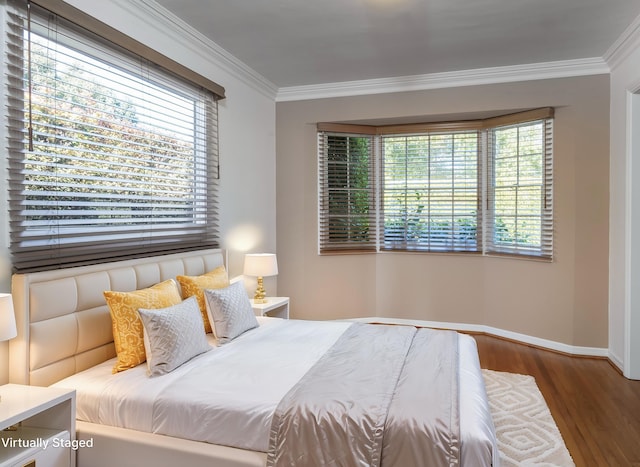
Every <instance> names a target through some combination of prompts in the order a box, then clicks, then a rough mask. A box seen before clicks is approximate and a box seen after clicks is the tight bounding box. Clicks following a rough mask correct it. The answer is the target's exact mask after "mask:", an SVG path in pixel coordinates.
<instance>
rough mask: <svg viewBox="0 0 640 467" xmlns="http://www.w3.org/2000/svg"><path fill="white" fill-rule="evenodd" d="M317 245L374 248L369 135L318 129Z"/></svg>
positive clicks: (325, 248)
mask: <svg viewBox="0 0 640 467" xmlns="http://www.w3.org/2000/svg"><path fill="white" fill-rule="evenodd" d="M318 151H319V154H320V157H319V167H318V170H319V192H320V193H319V198H320V202H319V232H320V233H319V237H320V238H319V248H320V252H328V251H340V250H351V251H353V250H361V251H372V250H373V251H375V248H376V236H375V232H376V219H375V191H374V187H375V183H374V181H373V179H374V174H375V168H374V161H375V158H374V153H373V137H372V136H371V135H362V134H337V133H331V132H327V131H321V132H319V133H318Z"/></svg>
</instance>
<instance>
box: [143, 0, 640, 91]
mask: <svg viewBox="0 0 640 467" xmlns="http://www.w3.org/2000/svg"><path fill="white" fill-rule="evenodd" d="M156 3H157V4H159V5H161V6H162V7H164V8H166V9H167V10H169V11H170V12H171V13H173V14H174V15H175V16H177V17H178V18H180V19H181V20H183V21H184V22H186V23H187V24H189V25H190V26H191V27H193V28H194V29H196V30H197V31H199V32H200V33H201V34H203V35H205V36H207V37H208V38H210V39H211V40H212V41H213V42H215V43H216V44H217V45H219V46H220V47H222V48H223V49H225V50H226V51H227V52H229V53H231V54H232V55H233V56H235V57H236V58H238V59H239V60H241V61H242V62H244V63H245V64H246V65H248V66H249V67H251V68H252V69H253V70H255V71H256V72H258V73H259V74H261V75H262V76H263V77H265V78H266V79H267V80H269V81H271V82H272V83H273V84H275V86H276V87H278V88H283V87H291V86H305V85H316V84H323V83H336V82H344V81H356V80H368V79H379V78H392V77H401V76H413V75H427V74H432V73H442V72H452V71H459V70H472V69H479V68H490V67H498V66H513V65H523V64H532V63H543V62H554V61H564V60H575V59H587V58H594V57H603V56H604V55H605V53H606V52H607V50H608V49H609V48H610V47H611V46H612V45H613V44H614V42H615V41H616V40H617V39H618V38H619V37H620V36H621V35H622V33H623V32H624V31H625V29H626V28H627V27H629V26H630V25H631V24H632V23H634V20H636V18H637V17H638V16H639V15H640V0H321V1H312V0H270V1H266V0H156Z"/></svg>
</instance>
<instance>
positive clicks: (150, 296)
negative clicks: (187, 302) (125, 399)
mask: <svg viewBox="0 0 640 467" xmlns="http://www.w3.org/2000/svg"><path fill="white" fill-rule="evenodd" d="M104 298H105V299H106V301H107V305H109V311H110V312H111V323H112V325H113V342H114V344H115V347H116V354H117V356H118V360H117V361H116V364H115V366H114V367H113V372H114V373H117V372H119V371H124V370H128V369H129V368H133V367H134V366H137V365H139V364H141V363H143V362H144V361H145V360H146V357H145V352H144V331H143V327H142V321H141V320H140V315H139V314H138V309H139V308H166V307H168V306H171V305H177V304H178V303H181V302H182V297H180V291H179V290H178V285H177V284H176V282H175V281H174V280H173V279H169V280H167V281H164V282H160V283H159V284H156V285H154V286H152V287H149V288H147V289H140V290H134V291H133V292H115V291H112V290H109V291H106V292H104Z"/></svg>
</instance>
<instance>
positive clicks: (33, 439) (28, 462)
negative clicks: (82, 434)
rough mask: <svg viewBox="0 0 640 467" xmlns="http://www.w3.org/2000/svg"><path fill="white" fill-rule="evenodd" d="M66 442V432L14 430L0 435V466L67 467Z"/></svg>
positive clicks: (68, 449)
mask: <svg viewBox="0 0 640 467" xmlns="http://www.w3.org/2000/svg"><path fill="white" fill-rule="evenodd" d="M70 440H71V438H70V436H69V432H68V431H66V430H63V431H59V430H52V429H48V428H34V427H18V429H17V430H16V431H3V432H0V467H25V466H26V467H31V466H33V467H68V466H69V465H71V455H72V450H71V447H70ZM74 454H75V453H74Z"/></svg>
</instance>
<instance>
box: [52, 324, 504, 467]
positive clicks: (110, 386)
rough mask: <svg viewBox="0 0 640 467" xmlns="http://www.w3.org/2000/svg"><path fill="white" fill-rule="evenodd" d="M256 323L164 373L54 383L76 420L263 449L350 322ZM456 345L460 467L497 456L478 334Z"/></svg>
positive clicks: (96, 371) (87, 374)
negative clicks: (274, 423) (293, 395)
mask: <svg viewBox="0 0 640 467" xmlns="http://www.w3.org/2000/svg"><path fill="white" fill-rule="evenodd" d="M259 321H260V327H259V328H256V329H254V330H251V331H249V332H247V333H245V334H243V335H241V336H240V337H238V338H237V339H235V340H233V341H232V342H230V343H228V344H226V345H224V346H221V347H214V348H213V349H212V350H211V351H209V352H206V353H204V354H202V355H199V356H198V357H196V358H194V359H193V360H191V361H189V362H187V363H186V364H184V365H183V366H181V367H179V368H178V369H176V370H174V371H173V372H171V373H169V374H167V375H163V376H160V377H154V378H150V377H148V376H147V374H146V366H145V365H144V364H143V365H140V366H138V367H136V368H133V369H130V370H127V371H124V372H121V373H117V374H112V373H111V369H112V368H113V363H114V361H113V360H109V361H107V362H104V363H102V364H100V365H97V366H95V367H93V368H90V369H88V370H85V371H83V372H81V373H78V374H76V375H73V376H71V377H69V378H66V379H64V380H62V381H59V382H58V383H56V384H55V386H58V387H69V388H74V389H76V391H77V401H76V402H77V419H78V420H84V421H89V422H93V423H99V424H104V425H112V426H118V427H124V428H129V429H134V430H139V431H146V432H151V433H160V434H165V435H169V436H175V437H180V438H188V439H193V440H197V441H206V442H209V443H213V444H221V445H227V446H233V447H238V448H242V449H247V450H252V451H261V452H266V451H267V450H268V444H269V429H270V426H271V419H272V416H273V412H274V411H275V408H276V407H277V405H278V403H279V401H280V400H281V399H282V398H283V397H284V395H285V394H286V393H287V392H288V391H289V389H290V388H291V387H292V386H293V385H294V384H295V383H296V382H297V381H298V380H299V379H300V378H301V377H302V376H303V375H304V374H305V373H306V372H307V371H308V370H309V368H311V366H312V365H313V364H314V363H315V362H316V361H317V360H318V359H319V358H320V356H322V355H323V353H324V352H326V350H328V349H329V348H330V347H331V345H333V343H335V341H336V340H337V339H338V338H339V337H340V335H341V334H342V333H343V332H344V331H345V330H346V329H347V327H348V326H350V324H351V323H350V322H347V321H322V322H316V321H300V320H281V319H277V318H259ZM319 327H322V332H319V330H318V328H319ZM213 344H214V343H213V341H212V345H213ZM459 350H460V384H459V386H460V431H461V438H462V449H461V453H462V465H478V466H479V465H486V462H485V461H481V459H485V460H486V459H491V458H492V457H493V459H494V462H495V460H496V459H498V455H497V448H496V446H495V436H494V433H495V430H494V427H493V422H492V420H491V415H490V412H489V406H488V403H487V399H486V393H485V388H484V382H483V380H482V374H481V372H480V365H479V361H478V356H477V351H476V344H475V341H474V340H473V338H471V337H469V336H465V335H461V336H460V339H459ZM372 357H373V358H375V357H374V356H372ZM196 368H198V370H197V371H196ZM201 370H202V371H201ZM492 445H493V453H487V452H486V450H487V446H492ZM492 454H493V455H492ZM494 465H495V464H494Z"/></svg>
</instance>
